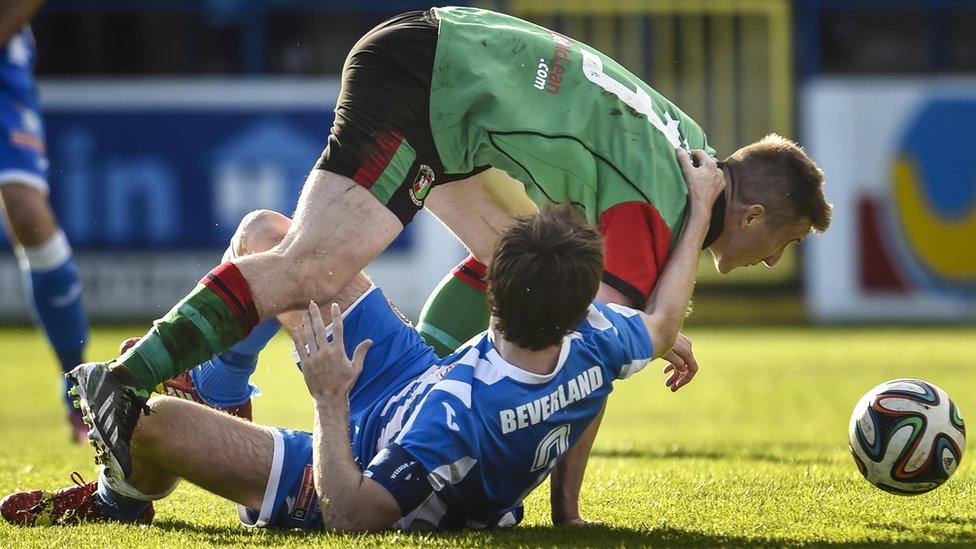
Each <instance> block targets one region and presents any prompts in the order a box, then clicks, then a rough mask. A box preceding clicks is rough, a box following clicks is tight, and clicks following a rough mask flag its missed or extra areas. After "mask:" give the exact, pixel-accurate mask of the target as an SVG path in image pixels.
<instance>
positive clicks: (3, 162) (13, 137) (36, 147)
mask: <svg viewBox="0 0 976 549" xmlns="http://www.w3.org/2000/svg"><path fill="white" fill-rule="evenodd" d="M47 167H48V160H47V152H46V150H45V144H44V123H43V121H42V120H41V113H40V108H39V107H38V104H37V101H36V99H35V98H33V97H16V96H14V95H11V94H10V93H9V92H7V91H3V90H0V185H3V184H7V183H23V184H25V185H28V186H30V187H34V188H36V189H38V190H40V191H43V192H44V193H47V191H48V186H47Z"/></svg>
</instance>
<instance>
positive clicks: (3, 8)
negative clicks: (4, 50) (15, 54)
mask: <svg viewBox="0 0 976 549" xmlns="http://www.w3.org/2000/svg"><path fill="white" fill-rule="evenodd" d="M43 3H44V0H4V1H3V2H0V47H2V46H4V45H6V44H7V42H9V41H10V39H11V38H12V37H13V35H15V34H17V32H19V31H20V27H22V26H24V23H27V22H28V21H30V20H31V17H34V13H35V12H37V9H38V8H40V7H41V4H43Z"/></svg>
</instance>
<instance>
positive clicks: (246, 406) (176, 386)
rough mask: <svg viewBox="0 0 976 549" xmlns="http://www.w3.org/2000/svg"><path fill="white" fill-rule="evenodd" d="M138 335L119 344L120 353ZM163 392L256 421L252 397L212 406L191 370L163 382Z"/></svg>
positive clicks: (132, 342) (136, 340)
mask: <svg viewBox="0 0 976 549" xmlns="http://www.w3.org/2000/svg"><path fill="white" fill-rule="evenodd" d="M139 339H140V338H138V337H130V338H129V339H127V340H125V341H123V342H122V344H121V345H119V355H122V354H124V353H125V352H126V351H128V350H129V348H131V347H132V346H133V345H135V344H136V343H138V342H139ZM157 390H158V389H157ZM163 392H164V394H166V395H169V396H172V397H176V398H182V399H183V400H189V401H191V402H196V403H199V404H203V405H204V406H207V407H209V408H213V409H214V410H220V411H221V412H226V413H228V414H230V415H232V416H237V417H239V418H241V419H246V420H247V421H254V419H253V415H252V410H251V399H247V402H245V403H243V404H238V405H237V406H230V407H228V408H220V407H218V406H211V405H210V404H208V403H207V402H206V401H205V400H203V398H202V397H201V396H200V393H198V392H197V388H196V386H194V385H193V378H191V377H190V372H183V373H182V374H180V375H178V376H176V377H174V378H173V379H170V380H168V381H164V382H163Z"/></svg>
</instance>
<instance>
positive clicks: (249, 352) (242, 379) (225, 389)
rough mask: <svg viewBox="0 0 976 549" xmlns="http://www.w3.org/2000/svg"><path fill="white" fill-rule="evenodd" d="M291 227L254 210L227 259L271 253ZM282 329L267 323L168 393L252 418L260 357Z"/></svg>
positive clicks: (270, 214)
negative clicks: (252, 405)
mask: <svg viewBox="0 0 976 549" xmlns="http://www.w3.org/2000/svg"><path fill="white" fill-rule="evenodd" d="M290 227H291V219H290V218H288V217H287V216H285V215H282V214H280V213H278V212H273V211H270V210H257V211H253V212H251V213H249V214H247V215H246V216H244V218H243V219H242V220H241V223H240V225H238V227H237V230H236V231H235V232H234V236H232V237H231V239H230V245H229V246H228V247H227V251H226V252H225V253H224V256H223V260H224V261H230V260H232V259H234V258H237V257H242V256H245V255H249V254H254V253H260V252H264V251H266V250H270V249H271V248H274V247H275V246H277V245H278V243H280V242H281V240H282V239H283V238H284V237H285V234H287V233H288V229H289V228H290ZM279 328H280V324H279V322H278V319H277V318H272V319H270V320H265V321H264V322H262V323H261V324H260V325H258V326H257V327H256V328H255V329H254V330H253V331H251V333H250V334H249V335H248V336H247V337H246V338H244V340H242V341H240V342H238V343H236V344H235V345H234V346H233V347H231V348H230V349H228V350H227V351H224V352H222V353H220V354H218V355H217V356H215V357H213V358H211V359H210V360H207V361H206V362H204V363H202V364H200V365H199V366H197V367H195V368H193V369H192V370H190V371H188V372H185V373H184V374H182V375H181V376H179V377H177V378H174V379H171V380H169V381H166V382H164V383H163V387H164V389H165V391H166V394H168V395H171V396H177V397H180V398H186V399H188V400H192V401H195V402H201V403H204V404H207V405H208V406H211V407H214V408H218V409H221V410H224V411H226V412H228V413H230V414H231V415H235V416H238V417H241V418H244V419H251V418H252V408H251V398H252V397H253V396H256V395H258V394H260V392H259V391H258V389H257V387H255V386H254V385H253V384H251V382H250V378H251V375H252V374H253V373H254V370H255V369H256V368H257V362H258V355H259V354H260V352H261V350H262V349H264V347H265V346H267V344H268V343H269V342H270V341H271V339H272V338H273V337H274V336H275V334H277V333H278V330H279Z"/></svg>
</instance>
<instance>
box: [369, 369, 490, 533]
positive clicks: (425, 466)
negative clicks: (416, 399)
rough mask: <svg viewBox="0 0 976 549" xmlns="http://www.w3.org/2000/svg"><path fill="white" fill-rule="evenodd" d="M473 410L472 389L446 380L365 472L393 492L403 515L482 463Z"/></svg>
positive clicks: (461, 383) (467, 385)
mask: <svg viewBox="0 0 976 549" xmlns="http://www.w3.org/2000/svg"><path fill="white" fill-rule="evenodd" d="M470 406H471V385H470V384H468V383H465V382H462V381H458V380H454V379H447V378H445V379H442V380H441V381H439V382H438V383H437V384H436V385H434V387H433V388H432V389H431V390H430V392H429V393H427V395H426V396H425V397H424V399H423V401H422V402H421V404H420V405H418V407H417V409H416V410H415V411H414V412H413V413H412V414H411V416H410V418H409V419H408V420H407V423H406V424H405V425H404V428H403V430H402V431H401V432H400V434H399V435H398V436H397V438H396V439H395V440H394V441H393V442H392V443H391V444H390V445H389V446H387V447H386V448H384V449H383V450H382V451H380V452H379V453H377V455H376V457H374V458H373V460H372V461H371V462H370V464H369V466H368V467H367V468H366V473H365V474H366V476H367V477H369V478H372V479H373V480H375V481H377V482H379V483H380V484H382V485H383V486H384V487H385V488H386V489H387V490H389V491H390V493H391V494H392V495H393V497H394V498H395V499H396V500H397V503H398V504H399V505H400V510H401V512H403V514H404V516H406V515H408V514H409V513H410V512H411V511H413V510H414V509H415V508H417V507H418V506H419V505H420V504H422V503H423V502H424V501H425V500H426V499H427V497H428V496H430V494H431V493H433V492H440V491H441V490H444V489H445V488H447V487H449V486H451V485H454V484H458V483H460V482H461V481H463V480H464V478H465V477H466V476H467V474H468V473H469V472H470V471H471V469H472V468H473V467H474V465H475V464H476V463H477V461H478V459H477V453H476V451H475V448H476V447H477V444H476V442H474V441H475V440H476V437H475V430H474V428H473V427H472V423H471V417H470V412H471V410H470Z"/></svg>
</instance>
